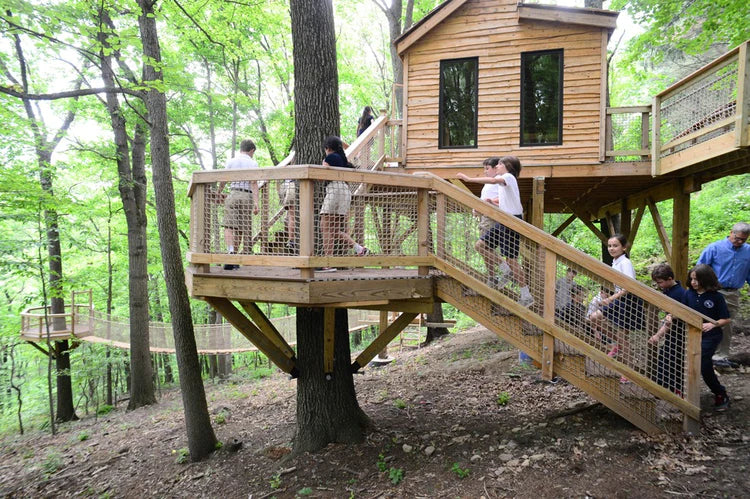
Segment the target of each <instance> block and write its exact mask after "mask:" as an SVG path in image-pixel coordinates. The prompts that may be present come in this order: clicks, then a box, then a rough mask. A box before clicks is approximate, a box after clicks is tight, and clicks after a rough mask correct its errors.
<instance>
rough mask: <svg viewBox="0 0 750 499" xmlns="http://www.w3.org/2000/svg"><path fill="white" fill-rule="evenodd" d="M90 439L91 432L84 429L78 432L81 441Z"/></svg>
mask: <svg viewBox="0 0 750 499" xmlns="http://www.w3.org/2000/svg"><path fill="white" fill-rule="evenodd" d="M88 439H89V432H87V431H82V432H80V433H78V440H80V441H81V442H83V441H84V440H88Z"/></svg>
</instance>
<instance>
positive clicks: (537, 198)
mask: <svg viewBox="0 0 750 499" xmlns="http://www.w3.org/2000/svg"><path fill="white" fill-rule="evenodd" d="M529 223H531V225H533V226H534V227H538V228H540V229H542V230H544V177H534V180H533V185H532V188H531V220H530V221H529Z"/></svg>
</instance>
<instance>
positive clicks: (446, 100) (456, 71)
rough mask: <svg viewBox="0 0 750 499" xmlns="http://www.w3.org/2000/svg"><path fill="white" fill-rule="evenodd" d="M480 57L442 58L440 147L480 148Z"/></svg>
mask: <svg viewBox="0 0 750 499" xmlns="http://www.w3.org/2000/svg"><path fill="white" fill-rule="evenodd" d="M478 76H479V59H477V58H476V57H474V58H471V59H452V60H445V61H440V117H439V120H440V121H439V126H438V128H439V130H438V134H439V139H438V147H439V148H441V149H443V148H448V147H451V148H460V147H477V102H478V97H477V94H478V92H477V80H478Z"/></svg>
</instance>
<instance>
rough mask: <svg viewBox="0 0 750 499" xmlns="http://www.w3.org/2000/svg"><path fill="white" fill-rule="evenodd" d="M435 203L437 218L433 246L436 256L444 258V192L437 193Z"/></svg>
mask: <svg viewBox="0 0 750 499" xmlns="http://www.w3.org/2000/svg"><path fill="white" fill-rule="evenodd" d="M435 204H436V208H435V211H436V218H437V234H435V237H436V239H437V244H436V246H437V247H436V248H435V253H436V254H437V257H438V258H445V230H446V228H445V224H446V210H447V206H446V200H445V194H443V193H440V192H439V193H438V194H437V198H436V200H435Z"/></svg>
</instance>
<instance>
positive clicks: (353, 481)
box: [0, 328, 750, 499]
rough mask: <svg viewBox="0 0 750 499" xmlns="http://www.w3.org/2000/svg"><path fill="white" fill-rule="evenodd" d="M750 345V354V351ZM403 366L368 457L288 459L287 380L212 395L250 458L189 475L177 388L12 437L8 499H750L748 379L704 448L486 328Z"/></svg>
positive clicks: (382, 389) (4, 463) (385, 378)
mask: <svg viewBox="0 0 750 499" xmlns="http://www.w3.org/2000/svg"><path fill="white" fill-rule="evenodd" d="M737 340H739V341H738V342H737V343H738V344H740V345H737V344H735V345H736V346H739V347H740V348H741V349H743V350H745V351H750V337H747V336H745V337H739V338H737ZM393 354H394V356H395V357H396V358H397V360H396V361H395V362H394V363H392V364H390V365H388V366H386V367H382V368H377V369H376V368H368V369H366V370H365V374H364V375H362V376H356V377H355V384H356V389H357V394H358V400H359V403H360V405H361V406H362V408H363V409H364V411H365V412H366V413H367V414H368V415H369V416H370V417H371V418H372V419H373V421H374V422H375V424H376V427H377V428H376V430H375V431H374V432H373V433H371V434H370V435H369V436H368V438H367V440H366V442H365V443H363V444H361V445H357V446H345V445H330V446H328V447H327V448H326V449H324V450H323V451H321V452H319V453H316V454H304V455H301V456H298V457H295V458H290V457H289V455H288V454H289V452H290V450H291V449H290V441H291V438H292V435H293V431H294V424H295V390H296V383H295V382H294V381H290V380H289V379H288V377H287V376H282V375H281V374H276V375H274V376H272V377H271V378H268V379H265V380H261V381H257V382H242V383H234V382H231V381H230V382H228V383H224V384H217V385H213V384H208V385H207V387H206V388H207V394H208V401H209V408H210V411H211V413H212V415H213V417H214V418H215V424H214V428H215V430H216V432H217V436H218V438H219V439H220V440H222V441H223V442H225V443H231V442H232V441H233V440H234V439H236V440H238V441H239V442H241V446H239V448H238V449H234V450H228V448H229V447H237V446H236V445H235V446H232V445H225V449H223V450H221V451H219V452H217V453H215V455H213V456H212V457H211V458H210V459H208V460H206V461H204V462H200V463H189V462H187V463H182V464H180V463H178V461H180V459H179V458H180V449H183V448H186V447H187V442H186V436H185V430H184V422H183V418H182V404H181V400H180V397H179V392H177V391H176V390H175V391H171V392H168V393H164V394H163V396H162V398H161V400H160V403H159V404H158V405H157V406H154V407H149V408H143V409H139V410H136V411H133V412H129V413H128V412H125V411H124V405H123V407H122V408H121V409H118V410H117V411H115V412H112V413H110V414H109V415H107V416H106V417H105V418H100V419H99V420H98V421H97V420H95V419H94V418H88V419H83V420H82V421H79V422H76V423H74V424H70V425H67V426H65V427H63V428H62V429H61V431H60V433H59V434H58V435H57V436H54V437H53V436H51V435H49V434H48V433H41V432H35V433H27V434H26V435H23V436H15V437H6V438H5V439H3V440H2V441H0V496H3V497H68V496H84V497H89V496H90V497H145V496H156V497H191V498H192V497H248V498H252V499H260V498H267V497H278V498H287V497H336V498H339V497H342V498H346V497H349V498H354V497H356V498H377V497H382V498H389V497H409V498H412V497H467V498H479V497H484V498H495V497H649V498H650V497H672V498H674V497H679V496H691V497H698V496H703V497H750V478H749V474H748V471H749V470H748V468H749V466H750V417H748V415H749V414H750V411H749V410H748V409H749V407H748V406H749V405H750V396H749V394H748V391H749V390H750V386H748V370H747V369H746V368H742V369H739V370H733V371H732V372H727V373H724V374H723V375H722V376H721V379H722V382H723V383H724V384H726V385H727V387H728V390H729V394H730V396H731V397H732V406H731V408H730V410H729V411H728V412H725V413H713V412H712V410H711V407H712V403H713V400H712V398H711V394H710V392H708V390H707V389H706V388H705V387H704V388H703V390H704V391H703V396H702V406H703V409H704V412H703V415H704V419H703V429H702V432H701V434H700V435H698V436H695V437H689V436H685V435H660V436H655V437H649V436H647V435H645V434H644V433H642V432H641V431H639V430H637V429H636V428H634V427H633V426H632V425H631V424H630V423H628V422H627V421H625V420H624V419H622V418H620V417H619V416H617V415H615V414H614V413H613V412H611V411H610V410H609V409H607V408H606V407H603V406H601V405H600V404H597V403H596V402H595V401H594V400H593V399H591V398H589V397H588V396H587V395H585V394H584V393H582V392H580V391H578V390H577V389H575V388H574V387H572V386H571V385H569V384H567V383H566V382H564V381H560V382H558V383H556V384H552V383H548V382H545V381H543V380H541V379H540V378H539V372H538V371H537V370H535V369H533V368H529V367H524V366H521V365H519V363H518V359H517V353H516V351H514V350H512V349H510V347H508V346H507V345H506V344H504V343H503V342H501V341H500V340H498V339H497V338H496V337H495V336H494V335H492V334H491V333H489V332H487V331H486V330H485V329H483V328H475V329H472V330H470V331H467V332H465V333H461V334H453V335H450V336H449V337H448V338H446V339H444V340H443V341H440V342H437V344H434V345H431V346H428V347H426V348H422V349H418V350H411V351H408V352H407V351H404V352H401V353H399V352H393ZM503 402H506V403H505V405H502V403H503ZM220 421H223V422H220ZM83 435H85V436H87V437H88V438H85V439H84V438H82V436H83Z"/></svg>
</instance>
